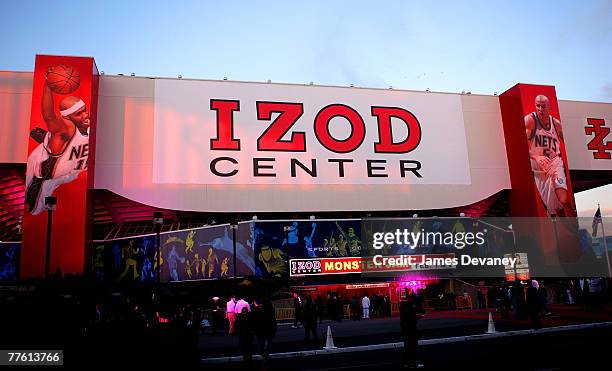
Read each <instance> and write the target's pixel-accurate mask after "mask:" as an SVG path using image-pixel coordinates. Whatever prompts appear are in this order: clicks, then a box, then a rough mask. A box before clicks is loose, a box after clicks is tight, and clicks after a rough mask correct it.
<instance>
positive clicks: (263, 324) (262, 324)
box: [253, 299, 277, 360]
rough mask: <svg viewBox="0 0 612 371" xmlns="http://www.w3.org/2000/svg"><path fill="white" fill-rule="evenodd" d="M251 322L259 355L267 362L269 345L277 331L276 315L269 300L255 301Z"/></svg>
mask: <svg viewBox="0 0 612 371" xmlns="http://www.w3.org/2000/svg"><path fill="white" fill-rule="evenodd" d="M253 320H254V323H255V335H256V336H257V345H258V349H259V354H261V356H262V357H263V358H264V360H268V359H269V357H270V345H271V343H272V339H274V336H276V330H277V324H276V313H275V311H274V306H273V305H272V302H271V301H270V299H266V300H265V301H264V302H263V303H261V301H259V300H257V301H255V306H254V308H253Z"/></svg>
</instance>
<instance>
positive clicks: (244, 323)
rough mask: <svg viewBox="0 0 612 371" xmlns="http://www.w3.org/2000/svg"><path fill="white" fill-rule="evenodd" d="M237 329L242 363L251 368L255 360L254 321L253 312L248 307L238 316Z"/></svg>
mask: <svg viewBox="0 0 612 371" xmlns="http://www.w3.org/2000/svg"><path fill="white" fill-rule="evenodd" d="M236 327H237V330H238V335H239V339H238V344H239V346H240V350H241V351H242V361H243V362H244V365H245V367H247V368H250V366H251V362H252V360H253V319H252V317H251V312H249V310H248V309H247V308H246V307H243V308H242V311H241V312H240V314H238V316H237V318H236Z"/></svg>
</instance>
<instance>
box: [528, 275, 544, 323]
mask: <svg viewBox="0 0 612 371" xmlns="http://www.w3.org/2000/svg"><path fill="white" fill-rule="evenodd" d="M538 288H539V284H538V281H536V280H532V281H531V285H529V288H528V289H527V311H528V312H529V317H530V318H531V325H532V326H533V328H534V329H536V330H537V329H540V328H542V318H541V317H540V314H541V313H542V299H541V298H540V295H538Z"/></svg>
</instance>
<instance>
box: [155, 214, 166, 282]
mask: <svg viewBox="0 0 612 371" xmlns="http://www.w3.org/2000/svg"><path fill="white" fill-rule="evenodd" d="M153 224H154V225H155V245H156V247H157V283H160V282H161V253H162V249H161V236H160V234H161V228H162V225H163V224H164V213H162V212H161V211H155V212H154V213H153Z"/></svg>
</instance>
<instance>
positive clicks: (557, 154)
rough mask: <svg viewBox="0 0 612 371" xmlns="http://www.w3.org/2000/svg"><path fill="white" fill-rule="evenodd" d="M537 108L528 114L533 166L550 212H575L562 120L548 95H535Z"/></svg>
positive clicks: (567, 214)
mask: <svg viewBox="0 0 612 371" xmlns="http://www.w3.org/2000/svg"><path fill="white" fill-rule="evenodd" d="M535 106H536V110H535V112H532V113H530V114H528V115H527V116H525V131H526V134H527V139H528V143H529V157H530V159H531V169H532V171H533V175H534V179H535V183H536V186H537V188H538V191H539V193H540V197H541V198H542V201H543V202H544V205H545V207H546V212H547V213H548V215H553V214H555V215H556V214H559V211H561V210H563V211H564V216H571V215H574V211H573V208H572V204H571V201H570V198H569V197H568V193H567V178H566V175H565V166H564V164H563V158H562V156H561V143H562V141H563V131H562V130H561V122H560V121H559V120H557V119H556V118H554V117H552V116H551V115H550V102H549V100H548V98H547V97H546V96H544V95H538V96H537V97H536V98H535Z"/></svg>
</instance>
